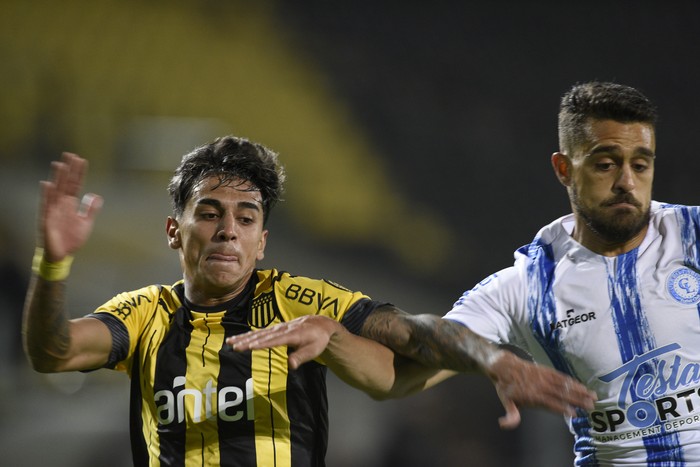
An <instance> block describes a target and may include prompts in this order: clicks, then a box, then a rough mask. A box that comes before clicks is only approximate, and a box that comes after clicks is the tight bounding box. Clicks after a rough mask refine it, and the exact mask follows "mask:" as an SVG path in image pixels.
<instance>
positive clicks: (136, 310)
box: [88, 286, 164, 372]
mask: <svg viewBox="0 0 700 467" xmlns="http://www.w3.org/2000/svg"><path fill="white" fill-rule="evenodd" d="M160 291H161V288H160V287H159V286H149V287H144V288H142V289H139V290H135V291H131V292H124V293H121V294H119V295H116V296H115V297H114V298H112V299H111V300H109V301H108V302H106V303H105V304H103V305H102V306H100V307H98V308H97V309H96V310H95V311H94V312H93V313H91V314H90V315H88V316H89V317H92V318H97V319H99V320H100V321H102V322H103V323H105V324H106V325H107V327H108V328H109V330H110V332H111V333H112V351H111V353H110V358H109V361H108V363H107V365H105V366H106V367H107V368H115V369H117V370H121V371H127V372H128V368H130V361H131V357H132V356H133V355H134V352H135V350H136V346H137V343H138V340H139V337H140V336H141V334H142V333H143V331H144V329H145V328H146V327H147V326H148V324H149V323H152V322H153V320H154V319H156V317H155V315H156V314H157V310H158V307H159V304H160V301H161V300H162V298H161V293H160ZM163 308H164V307H163Z"/></svg>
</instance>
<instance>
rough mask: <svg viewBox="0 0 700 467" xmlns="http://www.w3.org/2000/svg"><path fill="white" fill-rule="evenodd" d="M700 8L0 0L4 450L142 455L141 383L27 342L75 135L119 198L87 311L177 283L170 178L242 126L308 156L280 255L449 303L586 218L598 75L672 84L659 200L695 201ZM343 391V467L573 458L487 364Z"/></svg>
mask: <svg viewBox="0 0 700 467" xmlns="http://www.w3.org/2000/svg"><path fill="white" fill-rule="evenodd" d="M698 18H700V3H697V2H693V1H674V2H660V1H635V2H610V1H597V0H595V1H587V2H556V1H534V2H515V1H503V0H496V1H491V2H487V1H483V0H482V1H437V2H414V1H403V2H398V1H388V0H377V1H374V2H362V1H360V2H348V1H341V2H324V1H320V0H309V1H304V2H282V1H272V0H263V1H256V2H244V1H230V0H206V1H194V0H174V1H173V0H171V1H164V0H155V1H151V2H137V1H134V0H121V1H116V0H104V1H100V2H94V1H86V0H66V1H62V2H55V1H50V0H0V38H1V39H0V63H2V65H1V66H2V73H0V96H1V105H0V121H1V123H2V124H1V125H0V163H1V167H2V168H1V169H0V183H1V184H2V191H3V194H4V198H3V199H4V200H5V201H4V202H3V203H1V204H0V206H1V209H2V211H0V214H1V215H0V253H1V254H0V259H1V260H2V263H1V264H0V272H1V273H2V276H0V278H1V280H0V295H1V298H2V301H3V304H4V306H3V310H4V311H3V313H4V314H3V321H4V325H3V327H2V329H1V331H0V346H2V347H1V348H0V372H1V374H2V378H1V380H0V459H2V460H1V461H0V463H2V465H7V466H13V467H17V466H18V467H22V466H36V465H52V466H59V467H61V466H70V467H76V466H77V467H81V466H86V467H87V466H95V465H100V466H105V467H121V466H127V465H129V463H130V454H129V441H128V433H127V430H128V426H127V425H128V423H127V413H126V412H127V405H128V397H127V396H128V394H127V393H128V382H127V378H126V377H125V376H123V375H121V374H113V373H112V372H109V371H100V372H96V373H91V374H88V375H84V374H71V375H52V376H46V375H39V374H36V373H34V372H32V371H30V370H29V369H28V367H27V365H26V363H25V361H24V358H23V356H22V355H21V348H20V316H21V307H22V301H23V298H24V290H25V287H26V282H27V279H28V276H29V266H30V261H31V257H32V252H33V248H34V219H35V213H36V201H37V195H38V180H40V179H42V178H44V177H45V176H46V174H47V173H48V164H49V161H50V160H53V159H55V158H56V157H58V156H59V155H60V153H61V151H64V150H67V151H72V152H76V153H78V154H81V155H83V156H85V157H87V158H88V159H89V160H90V164H91V169H90V174H89V179H88V186H87V187H86V188H87V190H89V191H95V192H98V193H100V194H102V195H103V196H104V197H105V201H106V203H105V207H104V209H103V212H102V214H101V215H100V218H99V221H98V225H97V227H96V230H95V232H94V235H93V237H92V239H91V241H90V243H89V245H88V246H87V247H86V248H85V249H84V251H83V252H82V253H81V254H80V255H79V257H78V259H77V260H76V262H75V265H74V268H73V271H74V272H73V274H72V276H71V278H70V285H69V290H70V292H69V303H70V304H71V309H72V310H73V314H74V315H75V316H79V315H82V314H85V313H87V312H89V311H91V310H92V309H93V308H94V307H95V306H97V305H99V304H101V303H102V302H103V301H105V300H106V299H107V298H109V297H111V296H112V295H114V294H115V293H116V292H119V291H122V290H130V289H133V288H136V287H139V286H142V285H145V284H150V283H171V282H174V281H175V280H177V279H178V277H179V266H178V264H177V259H176V256H175V254H174V253H173V252H172V251H171V250H169V249H168V248H167V245H166V242H165V238H164V225H165V218H166V216H167V215H168V214H169V204H168V199H167V194H166V191H165V185H166V183H167V180H168V177H169V174H170V171H171V170H172V169H173V168H174V166H175V165H176V164H177V162H178V161H179V158H180V156H181V155H182V154H183V153H185V152H187V151H189V150H190V149H191V148H193V147H195V146H197V145H200V144H202V143H205V142H207V141H209V140H210V139H212V138H213V137H215V136H218V135H222V134H228V133H232V134H236V135H240V136H246V137H248V138H250V139H253V140H256V141H260V142H262V143H264V144H266V145H268V146H270V147H272V148H274V149H275V150H277V151H278V152H279V153H280V154H281V157H282V160H283V161H284V163H285V165H286V167H287V170H288V174H289V182H288V186H287V193H286V201H285V202H284V203H282V204H281V205H280V206H278V208H277V210H276V213H275V214H274V215H273V219H272V221H271V224H270V229H271V235H270V238H269V242H268V251H267V258H266V260H265V261H264V263H263V266H275V267H278V268H280V269H285V270H288V271H290V272H292V273H295V274H302V275H308V276H312V277H325V278H330V279H333V280H335V281H337V282H340V283H343V284H344V285H346V286H348V287H349V288H353V289H358V290H362V291H364V292H366V293H369V294H370V295H372V296H373V297H375V298H378V299H387V300H391V301H393V302H394V303H396V304H397V305H399V306H401V307H402V308H404V309H407V310H410V311H412V312H431V313H435V314H440V315H441V314H443V313H444V312H446V311H447V310H449V309H450V307H451V306H452V303H453V302H454V301H455V299H456V298H457V297H459V295H460V294H461V293H462V292H463V291H464V290H465V289H467V288H470V287H471V286H472V285H473V284H475V283H476V282H478V281H479V280H480V279H481V278H482V277H483V276H485V275H486V274H488V273H490V272H493V271H495V270H497V269H500V268H502V267H505V266H507V265H509V264H510V263H511V259H512V252H513V250H515V249H516V248H518V247H519V246H520V245H522V244H524V243H526V242H528V241H529V240H530V239H531V238H532V237H533V235H534V234H535V232H536V231H537V229H538V228H539V227H540V226H541V225H543V224H544V223H547V222H548V221H550V220H551V219H553V218H555V217H558V216H560V215H562V214H565V213H566V212H567V211H568V204H567V201H566V197H565V193H564V191H563V189H562V188H561V187H560V186H559V185H558V184H557V182H556V180H555V178H554V177H553V176H552V174H551V172H550V168H549V155H550V154H551V153H552V152H553V151H554V150H556V146H557V139H556V112H557V105H558V100H559V97H560V96H561V94H562V93H563V92H565V91H566V90H567V89H568V88H569V87H570V86H571V85H572V84H573V83H575V82H578V81H586V80H591V79H601V80H615V81H619V82H623V83H626V84H631V85H634V86H637V87H639V88H641V89H642V90H643V91H645V92H646V93H647V94H648V95H649V96H650V97H651V98H652V99H654V100H655V101H656V102H657V104H658V106H659V108H660V111H661V116H662V118H661V122H660V123H659V130H658V134H659V147H658V154H659V158H658V160H657V184H656V198H657V199H661V200H664V201H674V202H685V203H697V202H698V200H699V199H700V196H699V192H700V189H698V188H697V187H696V184H695V183H696V178H697V176H696V174H697V173H698V169H700V158H698V157H697V154H696V152H697V134H698V133H697V132H698V130H697V128H698V125H699V124H700V105H698V104H700V102H699V100H700V92H699V91H698V86H697V83H698V82H700V80H699V78H700V65H699V63H698V56H699V55H698V52H700V50H699V48H700V29H698ZM329 398H330V416H331V432H330V447H329V452H328V457H327V461H328V465H329V466H331V467H336V466H338V467H350V466H359V465H362V466H365V467H393V466H399V465H400V466H406V467H412V466H425V465H435V466H448V467H449V466H464V465H475V466H476V465H478V466H481V467H489V466H515V467H518V466H520V467H548V466H552V467H555V466H563V465H571V462H572V458H573V456H572V454H571V449H572V447H571V439H570V436H569V435H568V432H567V431H566V428H565V426H564V424H563V422H562V420H561V419H560V418H559V417H558V416H554V415H550V414H547V413H542V412H537V411H526V412H525V413H524V417H523V418H524V420H523V425H522V426H521V427H520V428H519V429H517V430H515V431H513V432H502V431H500V430H499V429H498V427H497V422H496V419H497V417H498V416H500V415H501V414H502V409H501V407H500V404H499V402H498V399H497V397H496V395H495V393H494V392H493V390H492V388H491V386H490V384H489V383H488V382H487V381H485V380H484V379H483V378H480V377H476V376H464V377H459V378H455V379H453V380H452V381H449V382H446V383H444V384H443V385H441V386H439V387H437V388H435V389H433V390H431V391H428V392H426V393H423V394H420V395H417V396H414V397H412V398H409V399H404V400H399V401H389V402H375V401H372V400H371V399H369V397H367V396H365V395H364V394H362V393H360V392H358V391H355V390H353V389H350V388H348V387H346V386H344V385H343V384H342V383H340V382H338V380H336V379H335V378H334V377H333V376H331V377H330V382H329Z"/></svg>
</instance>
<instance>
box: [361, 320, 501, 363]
mask: <svg viewBox="0 0 700 467" xmlns="http://www.w3.org/2000/svg"><path fill="white" fill-rule="evenodd" d="M362 331H363V335H364V336H365V337H368V338H370V339H374V340H376V341H378V342H381V343H382V344H384V345H386V346H387V347H389V348H391V349H392V350H393V351H394V352H396V353H398V354H400V355H403V356H405V357H409V358H411V359H413V360H415V361H417V362H419V363H421V364H423V365H426V366H430V367H434V368H445V369H450V370H456V371H460V372H471V371H477V370H480V369H483V368H487V367H489V366H490V365H491V363H492V362H493V360H494V358H496V356H497V355H498V354H499V353H500V350H499V349H498V347H497V346H495V345H494V344H492V343H491V342H489V341H487V340H486V339H484V338H482V337H480V336H478V335H476V334H474V333H473V332H471V331H470V330H469V329H468V328H466V327H464V326H462V325H461V324H458V323H454V322H452V321H448V320H444V319H442V318H440V317H438V316H434V315H410V314H408V313H406V312H403V311H401V310H397V309H391V308H388V307H384V308H381V309H378V310H377V311H375V312H374V313H373V314H371V315H370V316H369V317H368V319H367V321H366V322H365V325H364V327H363V330H362Z"/></svg>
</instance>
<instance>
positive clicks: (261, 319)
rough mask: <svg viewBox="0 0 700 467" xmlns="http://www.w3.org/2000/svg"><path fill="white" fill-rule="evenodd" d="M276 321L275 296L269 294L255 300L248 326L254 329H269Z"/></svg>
mask: <svg viewBox="0 0 700 467" xmlns="http://www.w3.org/2000/svg"><path fill="white" fill-rule="evenodd" d="M274 319H275V294H274V292H268V293H263V294H260V295H258V296H257V297H255V298H254V299H253V306H252V307H251V309H250V315H248V324H249V325H250V327H252V328H264V327H267V326H268V325H269V324H270V323H271V322H272V321H273V320H274Z"/></svg>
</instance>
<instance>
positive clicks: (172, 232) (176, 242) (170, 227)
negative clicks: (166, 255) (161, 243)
mask: <svg viewBox="0 0 700 467" xmlns="http://www.w3.org/2000/svg"><path fill="white" fill-rule="evenodd" d="M165 234H166V235H167V236H168V246H169V247H170V248H172V249H173V250H177V249H178V248H180V247H181V246H182V241H181V239H180V224H178V222H177V220H176V219H175V218H174V217H170V216H168V219H167V220H166V221H165Z"/></svg>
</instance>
